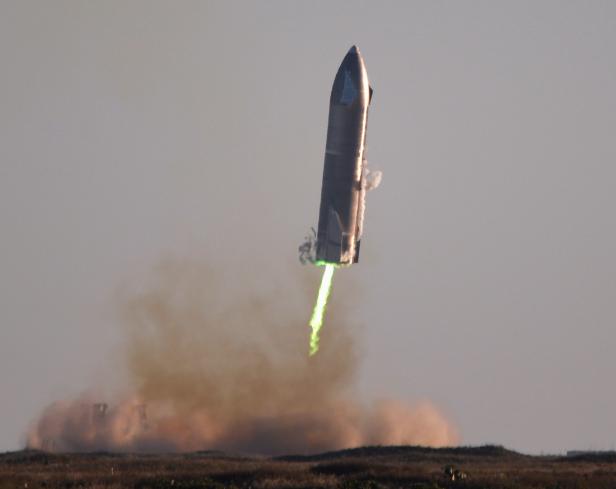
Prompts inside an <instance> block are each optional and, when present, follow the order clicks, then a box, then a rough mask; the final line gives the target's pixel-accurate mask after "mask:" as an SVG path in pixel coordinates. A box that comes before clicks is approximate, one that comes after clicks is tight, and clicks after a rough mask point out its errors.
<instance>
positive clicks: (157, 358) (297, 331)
mask: <svg viewBox="0 0 616 489" xmlns="http://www.w3.org/2000/svg"><path fill="white" fill-rule="evenodd" d="M243 283H245V280H244V277H242V276H238V275H232V274H230V273H225V274H224V275H220V274H216V273H215V272H214V271H212V270H211V269H210V268H208V267H207V266H205V265H203V264H200V263H195V262H194V261H167V262H165V263H164V264H162V265H161V266H160V267H159V268H158V270H157V272H156V274H155V280H154V283H153V284H152V286H151V287H149V288H147V289H146V290H144V291H141V292H136V293H133V294H132V295H131V296H130V297H129V298H128V299H127V300H123V301H122V307H121V317H122V321H123V323H124V325H125V329H126V335H127V338H126V345H125V355H126V356H125V358H126V372H127V375H126V377H127V378H128V388H129V390H130V392H132V394H131V395H130V396H125V397H124V398H122V399H116V400H115V402H113V403H111V404H110V406H107V405H106V404H100V403H99V404H95V401H97V399H95V398H94V397H93V396H89V395H86V394H84V395H83V396H81V397H80V398H79V399H75V400H71V401H63V402H57V403H54V404H52V405H50V406H48V407H47V408H46V409H45V410H44V411H43V413H42V415H41V417H40V418H39V420H38V421H37V422H36V423H35V424H34V425H33V427H32V429H31V431H30V433H29V435H28V445H29V446H30V447H32V448H42V449H47V450H55V451H92V450H109V451H149V452H152V451H153V452H174V451H193V450H205V449H217V450H225V451H232V452H241V453H251V454H266V455H276V454H289V453H313V452H318V451H325V450H333V449H338V448H345V447H352V446H359V445H365V444H383V445H385V444H420V445H430V446H443V445H451V444H455V443H456V442H457V440H458V438H457V434H456V431H455V429H454V428H453V427H452V425H451V424H450V423H449V422H448V421H447V420H446V419H445V418H444V416H443V415H442V414H441V413H440V412H439V411H438V410H437V409H436V408H435V407H434V406H433V405H432V404H430V403H428V402H424V403H421V404H418V405H416V406H408V405H405V404H403V403H401V402H395V401H383V402H380V403H377V404H375V405H373V406H365V405H363V404H361V403H360V402H358V401H357V397H356V395H355V393H354V385H355V380H356V372H357V368H358V356H357V353H356V349H355V343H354V339H353V335H352V332H353V330H354V328H353V325H352V324H350V322H349V320H348V314H345V309H346V307H345V305H344V302H345V301H343V300H337V299H343V298H342V297H338V296H339V295H342V294H343V292H341V293H339V292H338V291H337V292H336V294H335V296H334V298H333V301H332V302H331V306H330V308H329V309H328V318H327V321H328V328H326V329H325V331H324V333H323V338H322V348H321V350H320V352H319V355H317V356H315V357H309V356H308V351H307V346H306V345H307V338H308V335H309V328H308V326H307V324H306V316H307V314H308V313H309V311H310V307H311V302H312V300H313V297H312V292H313V291H312V290H311V293H310V294H307V295H306V294H305V295H306V297H305V298H302V294H295V296H298V297H299V298H298V297H295V296H294V295H293V293H292V291H288V290H285V291H284V292H277V293H271V294H266V293H263V294H255V293H254V290H257V288H256V287H254V288H253V287H250V286H247V287H246V288H248V289H250V293H248V294H246V290H242V289H243V288H244V287H242V286H241V285H240V286H239V287H238V284H243ZM233 284H235V286H236V288H237V289H238V290H232V289H233ZM313 285H314V284H312V283H311V287H310V289H312V288H313Z"/></svg>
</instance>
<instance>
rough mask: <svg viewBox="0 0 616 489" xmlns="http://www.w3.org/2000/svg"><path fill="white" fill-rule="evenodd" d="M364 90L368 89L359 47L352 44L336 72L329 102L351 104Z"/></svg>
mask: <svg viewBox="0 0 616 489" xmlns="http://www.w3.org/2000/svg"><path fill="white" fill-rule="evenodd" d="M365 90H368V83H367V75H366V68H365V67H364V62H363V59H362V57H361V54H359V49H357V46H355V45H353V46H352V47H351V49H349V52H348V53H347V54H346V56H345V57H344V59H343V60H342V64H341V65H340V68H338V72H337V73H336V78H335V79H334V86H333V87H332V93H331V97H330V104H340V103H341V104H343V105H351V104H352V103H353V102H354V101H355V100H356V99H357V98H359V97H360V95H362V94H363V92H364V91H365Z"/></svg>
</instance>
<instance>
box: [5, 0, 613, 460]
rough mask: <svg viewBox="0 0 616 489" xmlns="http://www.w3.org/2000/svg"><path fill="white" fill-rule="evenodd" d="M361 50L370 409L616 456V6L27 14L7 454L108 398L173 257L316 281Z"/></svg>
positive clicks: (16, 90) (362, 268)
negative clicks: (125, 342) (35, 432)
mask: <svg viewBox="0 0 616 489" xmlns="http://www.w3.org/2000/svg"><path fill="white" fill-rule="evenodd" d="M352 44H357V45H358V46H359V48H360V50H361V51H362V54H363V55H364V58H365V61H366V66H367V69H368V75H369V78H370V81H371V84H372V86H373V88H374V97H373V102H372V106H371V108H370V120H369V130H368V159H369V162H370V164H371V165H372V167H375V168H377V169H380V170H382V171H383V174H384V177H383V183H382V185H381V187H379V189H377V190H375V191H374V192H372V193H370V194H369V196H368V205H367V211H366V223H365V233H364V239H363V242H362V256H361V262H360V263H359V265H357V266H356V267H353V268H352V269H350V270H344V271H341V272H339V273H338V274H337V277H336V283H335V285H334V287H335V290H334V295H333V297H332V300H335V297H336V295H335V294H336V291H337V290H340V288H341V287H345V286H347V287H348V288H351V287H352V288H353V289H354V290H358V291H360V293H361V301H360V305H359V306H358V309H357V310H356V311H355V312H356V316H357V321H358V324H360V325H361V326H359V327H358V334H359V335H361V341H360V343H361V350H362V352H363V354H364V357H365V358H364V361H363V364H362V370H361V372H360V385H361V390H362V393H363V395H365V396H366V397H382V396H386V397H397V398H404V399H409V400H411V401H412V400H418V399H431V400H432V401H434V402H435V403H436V404H437V405H438V406H440V407H441V408H442V409H443V410H444V412H445V413H446V414H447V415H448V416H449V417H450V418H451V419H452V421H453V422H454V423H455V424H456V425H457V426H458V428H459V430H460V433H461V436H462V442H463V443H465V444H473V445H474V444H480V443H486V442H491V443H498V444H503V445H505V446H507V447H509V448H513V449H517V450H521V451H525V452H533V453H538V452H541V451H544V452H561V451H564V450H566V449H588V448H593V449H609V448H614V443H615V442H616V417H615V416H614V412H615V411H616V389H614V387H613V385H614V372H615V370H616V355H614V351H615V350H616V260H615V259H614V251H615V250H616V229H615V225H614V210H615V209H616V133H615V129H616V91H615V87H616V3H614V2H608V1H606V2H602V1H593V2H585V1H579V2H568V1H542V2H536V1H532V2H524V1H511V2H499V1H485V2H481V1H472V2H471V1H467V2H453V1H452V2H437V1H426V2H376V1H375V2H331V1H322V2H301V3H300V2H289V1H281V2H273V1H267V2H245V3H244V2H234V1H231V2H189V1H179V2H155V1H131V2H125V1H99V2H91V1H72V2H70V1H54V2H45V1H42V0H41V1H35V2H32V1H6V0H5V1H2V2H0V69H1V73H0V74H1V76H0V396H1V399H0V406H1V408H0V450H10V449H17V448H20V447H21V446H22V443H23V435H24V433H25V431H26V429H27V427H28V423H29V422H31V421H32V420H33V419H34V418H35V417H36V416H37V414H38V413H39V412H40V410H41V409H42V407H43V406H44V405H45V404H46V403H48V402H50V401H52V400H54V399H58V398H61V397H62V396H67V395H71V394H74V393H77V392H80V391H81V390H82V389H84V388H87V387H88V386H91V385H92V384H93V383H96V382H97V381H98V380H99V378H105V377H106V374H105V371H106V370H108V369H109V364H110V363H113V362H115V361H117V358H116V354H115V353H114V352H116V350H117V345H118V344H119V343H120V342H121V331H119V329H118V328H117V327H116V325H115V322H114V321H115V319H114V314H113V312H112V310H113V306H112V304H113V300H114V299H113V298H114V294H115V293H116V292H117V290H118V288H119V287H122V285H123V284H125V283H127V282H131V281H135V280H139V277H141V276H143V274H144V273H146V272H147V271H148V270H149V269H150V268H151V267H153V266H155V264H156V263H157V262H158V260H160V259H161V258H163V257H166V256H185V255H191V256H193V255H194V256H198V257H201V258H203V259H205V260H208V261H211V262H212V263H216V264H217V266H221V267H225V268H226V269H227V270H229V273H236V272H237V269H238V267H248V268H250V267H253V268H254V270H253V273H262V274H263V279H264V281H265V282H276V283H279V284H280V283H282V284H284V283H285V282H287V281H291V280H297V276H298V273H299V272H298V269H299V267H300V265H299V262H298V261H297V246H298V244H299V242H300V241H301V239H302V237H303V236H304V234H305V232H306V231H307V230H308V229H309V227H310V226H315V225H316V224H317V222H316V220H317V215H318V204H319V196H320V185H321V175H322V163H323V151H324V146H325V135H326V122H327V110H328V101H329V91H330V89H331V83H332V81H333V77H334V75H335V72H336V70H337V68H338V65H339V63H340V62H341V60H342V58H343V56H344V54H345V53H346V51H347V50H348V49H349V47H350V46H351V45H352ZM314 277H315V290H316V287H317V280H318V277H317V275H314ZM336 287H337V288H336ZM281 300H284V298H281ZM298 314H299V315H302V314H303V315H305V316H306V319H308V316H309V311H298Z"/></svg>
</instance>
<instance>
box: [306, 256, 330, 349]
mask: <svg viewBox="0 0 616 489" xmlns="http://www.w3.org/2000/svg"><path fill="white" fill-rule="evenodd" d="M335 269H336V266H335V265H334V264H333V263H327V264H326V265H325V269H324V270H323V278H322V279H321V286H320V287H319V293H318V294H317V302H316V303H315V305H314V309H313V310H312V317H311V318H310V323H309V324H310V327H311V328H312V334H311V335H310V356H312V355H314V354H315V353H316V352H318V351H319V333H320V332H321V328H322V327H323V316H324V315H325V308H326V307H327V299H329V294H330V293H331V290H332V280H333V278H334V270H335Z"/></svg>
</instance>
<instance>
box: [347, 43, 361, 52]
mask: <svg viewBox="0 0 616 489" xmlns="http://www.w3.org/2000/svg"><path fill="white" fill-rule="evenodd" d="M349 54H359V49H357V46H356V45H355V44H353V46H351V49H349Z"/></svg>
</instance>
